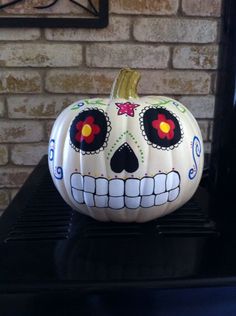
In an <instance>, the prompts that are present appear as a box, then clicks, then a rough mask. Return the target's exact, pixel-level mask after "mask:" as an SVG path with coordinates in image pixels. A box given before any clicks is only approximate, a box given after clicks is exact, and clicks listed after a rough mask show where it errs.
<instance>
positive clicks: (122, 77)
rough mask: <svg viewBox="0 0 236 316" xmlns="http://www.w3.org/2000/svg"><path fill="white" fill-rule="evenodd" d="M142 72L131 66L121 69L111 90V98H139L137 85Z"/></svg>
mask: <svg viewBox="0 0 236 316" xmlns="http://www.w3.org/2000/svg"><path fill="white" fill-rule="evenodd" d="M139 79H140V73H139V72H138V71H136V70H132V69H130V68H124V69H121V70H120V72H119V74H118V76H117V77H116V79H115V81H114V83H113V87H112V90H111V98H112V99H113V98H122V99H130V98H138V95H137V86H138V82H139Z"/></svg>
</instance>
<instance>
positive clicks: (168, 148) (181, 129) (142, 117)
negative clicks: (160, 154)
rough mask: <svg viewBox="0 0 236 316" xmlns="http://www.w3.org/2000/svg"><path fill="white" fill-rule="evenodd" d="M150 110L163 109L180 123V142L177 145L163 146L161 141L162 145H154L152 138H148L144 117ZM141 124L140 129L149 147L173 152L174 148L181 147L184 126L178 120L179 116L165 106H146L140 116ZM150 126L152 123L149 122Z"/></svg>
mask: <svg viewBox="0 0 236 316" xmlns="http://www.w3.org/2000/svg"><path fill="white" fill-rule="evenodd" d="M149 109H161V110H163V111H165V112H166V113H169V114H170V115H171V116H173V117H174V119H175V120H176V122H177V123H178V129H179V131H178V132H179V137H178V138H179V140H178V141H177V142H176V143H173V144H170V145H168V146H163V145H161V143H162V140H161V139H160V144H158V143H154V142H152V141H151V140H150V137H148V135H147V133H146V132H145V126H144V115H145V113H146V111H147V110H149ZM155 119H156V118H155V117H154V118H153V121H152V122H154V121H155ZM139 122H140V129H141V131H142V135H143V137H144V139H145V140H146V142H147V143H148V145H151V146H152V147H153V148H157V149H161V150H173V149H174V148H177V147H178V146H179V144H180V143H181V142H182V141H183V136H184V133H183V128H182V124H181V123H180V120H179V118H178V116H177V115H176V114H175V113H173V112H172V111H170V110H169V109H168V110H167V109H166V108H165V107H163V106H146V107H145V108H144V109H143V110H142V111H141V112H140V114H139ZM148 123H149V125H150V126H151V122H148Z"/></svg>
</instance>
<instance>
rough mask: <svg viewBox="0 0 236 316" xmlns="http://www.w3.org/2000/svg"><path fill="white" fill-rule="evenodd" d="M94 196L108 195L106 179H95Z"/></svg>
mask: <svg viewBox="0 0 236 316" xmlns="http://www.w3.org/2000/svg"><path fill="white" fill-rule="evenodd" d="M96 194H98V195H106V194H108V181H107V179H103V178H98V179H96Z"/></svg>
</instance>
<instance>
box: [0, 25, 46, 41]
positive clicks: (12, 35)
mask: <svg viewBox="0 0 236 316" xmlns="http://www.w3.org/2000/svg"><path fill="white" fill-rule="evenodd" d="M40 35H41V34H40V30H39V29H34V28H21V27H19V28H1V29H0V41H34V40H37V39H39V38H40Z"/></svg>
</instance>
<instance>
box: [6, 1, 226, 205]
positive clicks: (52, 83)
mask: <svg viewBox="0 0 236 316" xmlns="http://www.w3.org/2000/svg"><path fill="white" fill-rule="evenodd" d="M220 14H221V0H182V1H181V0H110V22H109V26H108V27H107V28H106V29H102V30H82V29H20V28H19V29H0V66H1V68H0V210H4V209H5V207H6V206H7V205H8V203H9V202H10V200H11V199H12V198H13V197H14V195H15V194H16V192H17V190H18V189H19V187H20V186H21V185H22V183H23V182H24V180H25V179H26V177H27V175H28V174H29V173H30V172H31V170H32V169H33V168H34V166H35V165H36V164H37V163H38V161H39V159H40V157H41V156H42V155H43V154H45V153H46V152H47V142H48V137H49V133H50V128H51V126H52V123H53V120H54V119H55V117H56V116H57V114H58V113H59V112H60V111H61V110H62V109H63V108H64V107H65V106H66V105H69V104H70V103H72V102H73V101H75V100H77V99H79V98H81V97H84V96H86V97H87V96H94V95H102V96H103V95H107V94H109V91H110V88H111V84H112V81H113V79H114V77H115V75H116V74H117V71H118V69H119V68H121V67H126V66H129V67H135V68H139V69H140V71H141V73H142V79H141V82H140V86H139V94H165V95H170V96H172V97H174V98H177V99H179V100H180V101H181V102H183V103H184V104H185V105H186V106H187V107H189V109H190V110H191V111H192V113H193V114H194V115H195V117H196V118H197V119H198V122H199V124H200V127H201V130H202V133H203V137H204V141H205V150H206V151H207V152H209V151H210V148H211V146H210V145H211V134H212V117H213V111H214V94H215V80H216V69H217V54H218V41H219V22H220Z"/></svg>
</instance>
